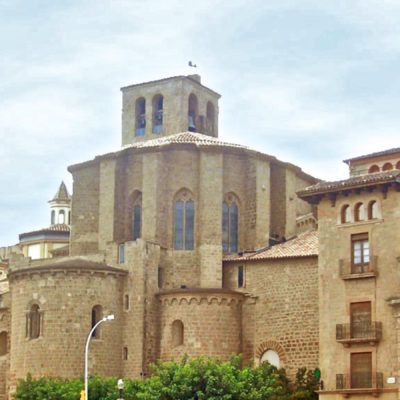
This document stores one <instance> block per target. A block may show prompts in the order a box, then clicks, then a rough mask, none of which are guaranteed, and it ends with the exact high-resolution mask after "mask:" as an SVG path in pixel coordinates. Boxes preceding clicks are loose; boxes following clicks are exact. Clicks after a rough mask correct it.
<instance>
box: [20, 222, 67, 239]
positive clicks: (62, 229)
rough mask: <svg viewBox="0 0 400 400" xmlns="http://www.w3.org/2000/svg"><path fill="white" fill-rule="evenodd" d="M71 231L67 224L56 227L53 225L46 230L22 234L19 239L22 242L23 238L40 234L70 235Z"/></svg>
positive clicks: (56, 225)
mask: <svg viewBox="0 0 400 400" xmlns="http://www.w3.org/2000/svg"><path fill="white" fill-rule="evenodd" d="M69 231H70V227H69V225H67V224H55V225H51V226H49V227H46V228H40V229H36V230H33V231H29V232H25V233H21V234H20V235H19V239H20V240H21V238H23V237H25V236H30V235H37V234H39V233H42V234H46V233H54V232H65V233H69Z"/></svg>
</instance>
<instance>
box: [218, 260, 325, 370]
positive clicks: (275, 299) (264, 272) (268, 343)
mask: <svg viewBox="0 0 400 400" xmlns="http://www.w3.org/2000/svg"><path fill="white" fill-rule="evenodd" d="M317 263H318V261H317V257H304V258H301V257H300V258H295V259H291V258H287V259H275V260H274V259H269V260H260V261H247V262H245V263H238V262H226V263H225V264H224V287H226V288H229V289H234V290H237V291H240V292H242V293H247V294H248V295H250V297H249V298H248V299H247V300H246V302H245V303H244V306H243V311H242V318H243V320H242V325H243V327H244V329H243V343H245V347H244V351H245V353H244V354H245V356H246V357H245V361H250V360H252V359H254V360H255V362H256V363H257V362H259V360H260V357H261V356H262V354H263V353H264V352H265V351H266V350H268V349H271V350H275V351H277V352H278V354H279V355H280V357H281V361H282V365H283V367H284V368H285V369H286V370H287V372H288V374H289V375H290V376H292V377H293V376H294V375H295V373H296V371H297V369H298V368H301V367H307V368H315V367H317V366H318V264H317ZM239 265H244V267H245V286H244V287H243V288H238V283H237V282H238V281H237V270H238V266H239Z"/></svg>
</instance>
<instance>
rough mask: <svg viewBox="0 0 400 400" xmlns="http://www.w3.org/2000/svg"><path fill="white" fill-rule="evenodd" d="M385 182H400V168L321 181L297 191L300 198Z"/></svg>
mask: <svg viewBox="0 0 400 400" xmlns="http://www.w3.org/2000/svg"><path fill="white" fill-rule="evenodd" d="M385 183H400V170H392V171H386V172H378V173H373V174H366V175H357V176H352V177H351V178H348V179H343V180H340V181H332V182H319V183H317V184H316V185H313V186H309V187H307V188H305V189H303V190H300V191H299V192H297V195H298V196H299V197H300V198H304V197H309V196H311V195H317V194H324V193H333V192H340V191H342V190H346V189H356V188H359V187H365V186H373V185H376V184H385Z"/></svg>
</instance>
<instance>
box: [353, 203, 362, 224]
mask: <svg viewBox="0 0 400 400" xmlns="http://www.w3.org/2000/svg"><path fill="white" fill-rule="evenodd" d="M364 214H365V213H364V204H363V203H357V204H356V205H355V207H354V221H364V219H365V215H364Z"/></svg>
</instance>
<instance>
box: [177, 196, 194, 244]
mask: <svg viewBox="0 0 400 400" xmlns="http://www.w3.org/2000/svg"><path fill="white" fill-rule="evenodd" d="M174 219H175V221H174V248H175V250H193V248H194V201H193V196H192V195H191V194H190V193H189V192H188V191H186V190H184V191H182V192H181V193H180V194H179V195H178V196H177V197H176V201H175V210H174Z"/></svg>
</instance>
